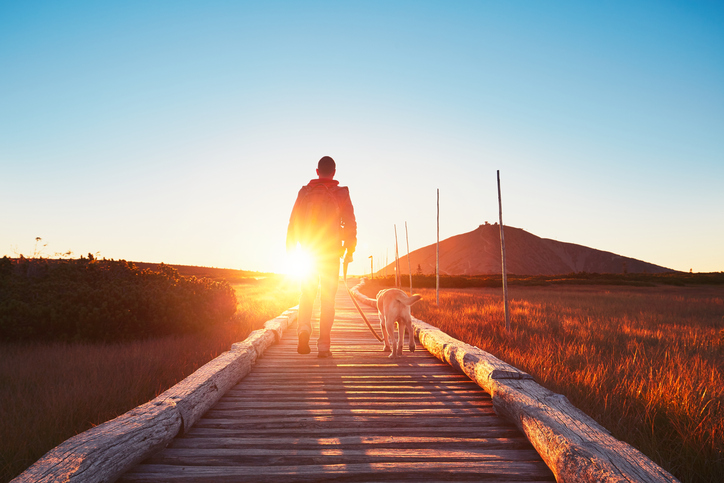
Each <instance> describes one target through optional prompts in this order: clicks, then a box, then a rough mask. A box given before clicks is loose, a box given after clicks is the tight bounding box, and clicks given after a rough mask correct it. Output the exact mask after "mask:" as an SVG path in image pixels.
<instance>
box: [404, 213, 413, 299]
mask: <svg viewBox="0 0 724 483" xmlns="http://www.w3.org/2000/svg"><path fill="white" fill-rule="evenodd" d="M405 243H407V271H408V272H410V295H412V262H410V239H409V237H408V236H407V222H405Z"/></svg>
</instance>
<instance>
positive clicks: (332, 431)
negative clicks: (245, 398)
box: [179, 421, 527, 441]
mask: <svg viewBox="0 0 724 483" xmlns="http://www.w3.org/2000/svg"><path fill="white" fill-rule="evenodd" d="M494 423H495V421H492V422H491V424H486V425H485V426H482V427H478V426H473V427H471V426H470V425H460V424H458V425H457V426H453V425H444V424H443V425H437V426H428V425H427V424H425V425H424V426H420V425H417V426H407V427H390V426H382V427H378V428H370V427H367V426H364V425H360V426H356V427H344V426H334V427H329V426H325V425H321V426H320V425H316V426H312V427H296V428H287V427H281V428H274V427H264V428H260V429H254V428H249V427H242V428H235V427H227V426H224V427H219V426H213V425H212V426H207V427H205V426H194V427H193V428H191V430H190V431H189V432H188V433H187V436H188V437H193V438H226V437H234V438H256V437H260V436H269V437H271V436H276V435H283V436H286V437H290V438H299V437H314V438H317V439H324V438H329V437H341V436H349V435H355V437H363V436H370V435H374V436H380V437H383V436H396V437H403V436H415V437H441V438H445V437H455V438H457V437H462V436H469V437H475V438H518V439H523V440H525V441H527V439H525V436H524V435H523V434H522V433H521V432H520V430H519V429H518V428H516V427H515V426H514V425H512V424H510V423H506V422H503V423H500V424H494ZM179 440H180V439H179Z"/></svg>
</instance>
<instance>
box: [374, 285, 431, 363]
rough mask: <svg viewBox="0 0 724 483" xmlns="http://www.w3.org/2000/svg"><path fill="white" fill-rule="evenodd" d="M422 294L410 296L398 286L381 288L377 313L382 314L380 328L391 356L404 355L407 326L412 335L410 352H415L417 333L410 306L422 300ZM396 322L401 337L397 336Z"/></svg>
mask: <svg viewBox="0 0 724 483" xmlns="http://www.w3.org/2000/svg"><path fill="white" fill-rule="evenodd" d="M421 298H422V296H421V295H417V294H416V295H413V296H412V297H408V296H407V294H406V293H405V292H403V291H402V290H400V289H397V288H388V289H385V290H380V292H379V293H378V294H377V313H378V314H379V316H380V329H381V330H382V336H383V337H384V339H385V347H384V348H383V349H382V350H383V351H392V353H391V354H390V357H393V358H394V357H398V356H401V355H402V344H403V343H404V341H405V328H407V334H408V336H409V337H410V345H409V347H410V352H415V333H414V332H413V331H412V318H411V315H410V306H411V305H412V304H414V303H415V302H417V301H418V300H420V299H421ZM395 322H397V323H398V327H399V330H398V333H399V339H397V338H396V337H395Z"/></svg>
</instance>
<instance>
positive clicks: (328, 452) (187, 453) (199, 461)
mask: <svg viewBox="0 0 724 483" xmlns="http://www.w3.org/2000/svg"><path fill="white" fill-rule="evenodd" d="M539 458H540V457H539V456H538V453H536V452H535V450H534V449H532V448H529V449H520V448H515V449H491V448H482V447H479V446H478V447H469V448H466V449H460V448H458V449H456V448H447V447H445V446H441V447H440V448H379V447H375V446H372V447H367V448H364V449H351V448H342V447H323V448H310V449H300V448H296V447H295V448H283V449H274V448H272V449H269V448H248V447H247V448H244V450H243V451H239V450H238V449H234V448H176V447H174V448H168V449H166V450H165V451H163V452H162V453H159V454H158V455H156V456H153V457H151V458H149V459H148V460H147V462H146V464H166V465H179V466H238V465H247V466H250V465H254V466H266V465H283V466H295V465H310V464H313V465H321V464H325V465H333V464H357V463H382V462H401V463H409V462H449V463H456V462H461V461H472V462H480V461H500V462H505V463H507V462H510V461H516V462H520V461H539ZM540 464H541V465H543V463H542V462H541V463H540Z"/></svg>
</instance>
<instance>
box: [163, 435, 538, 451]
mask: <svg viewBox="0 0 724 483" xmlns="http://www.w3.org/2000/svg"><path fill="white" fill-rule="evenodd" d="M211 436H213V437H209V438H202V437H199V434H194V437H192V438H188V437H187V438H177V439H175V440H174V442H173V445H172V447H173V448H177V449H178V448H196V449H202V448H207V449H210V448H229V449H241V448H261V447H264V448H283V449H291V448H295V449H301V448H307V449H309V448H320V447H327V446H330V447H336V448H345V449H346V448H349V449H362V448H368V447H371V446H373V447H376V448H378V449H380V448H427V449H430V447H431V445H434V446H435V447H441V448H446V449H452V448H457V449H459V448H464V449H469V448H474V447H478V446H479V447H481V448H486V449H490V450H495V449H504V448H524V449H530V444H529V443H528V440H527V439H525V438H524V437H521V436H518V437H515V438H511V437H507V438H506V437H499V438H483V437H475V436H470V437H460V436H455V437H444V436H437V435H434V436H411V435H407V434H405V435H397V434H391V435H387V436H384V435H374V436H369V435H367V434H362V435H357V436H349V435H345V436H339V437H329V436H326V437H325V436H322V437H310V436H276V437H269V436H264V437H262V436H257V437H253V436H252V437H231V436H219V435H218V434H217V433H213V434H212V435H211Z"/></svg>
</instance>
